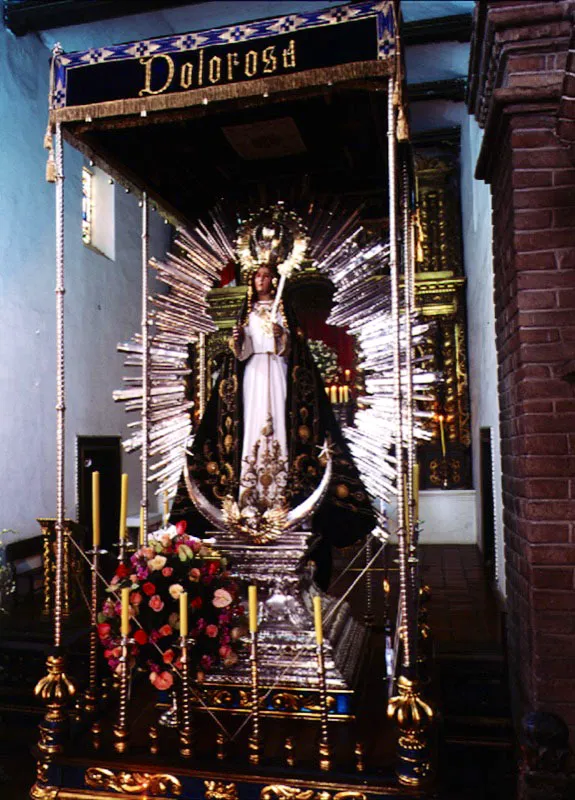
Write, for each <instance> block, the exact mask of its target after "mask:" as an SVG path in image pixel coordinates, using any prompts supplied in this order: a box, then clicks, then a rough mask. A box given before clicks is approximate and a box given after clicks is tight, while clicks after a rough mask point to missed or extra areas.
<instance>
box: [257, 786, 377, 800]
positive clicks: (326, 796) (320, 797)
mask: <svg viewBox="0 0 575 800" xmlns="http://www.w3.org/2000/svg"><path fill="white" fill-rule="evenodd" d="M260 800H332V795H331V794H330V793H329V792H326V791H319V792H316V791H315V790H314V789H302V788H300V787H299V786H286V785H285V784H282V783H276V784H272V785H270V786H266V787H264V788H263V789H262V790H261V793H260ZM333 800H367V795H365V794H364V793H363V792H355V791H349V790H347V791H343V792H336V794H335V795H333Z"/></svg>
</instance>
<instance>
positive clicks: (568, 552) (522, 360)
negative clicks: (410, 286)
mask: <svg viewBox="0 0 575 800" xmlns="http://www.w3.org/2000/svg"><path fill="white" fill-rule="evenodd" d="M554 124H555V119H554V117H553V116H552V115H550V114H547V113H541V114H533V113H531V114H519V115H514V116H511V117H510V118H509V120H508V130H507V132H506V135H505V142H504V146H502V147H501V153H500V158H499V159H498V162H497V164H498V166H497V169H496V170H495V171H494V174H493V182H492V190H493V226H494V265H495V266H494V269H495V284H494V296H495V307H496V334H497V347H498V354H499V356H498V361H499V392H500V403H501V449H502V467H503V503H504V525H505V539H506V568H507V581H508V600H509V617H508V619H509V635H510V645H511V646H510V657H511V659H512V660H513V662H514V665H513V666H514V671H515V673H516V674H518V675H519V676H520V687H521V690H522V694H523V697H524V700H525V701H526V702H527V703H528V704H530V705H532V706H535V707H539V708H540V707H545V708H554V707H556V706H557V702H558V701H559V702H560V704H561V712H562V715H563V716H564V718H566V720H567V721H568V722H569V724H571V725H572V726H574V728H575V668H574V666H573V657H574V656H575V636H574V634H575V397H574V390H573V387H572V385H570V384H569V383H568V382H566V381H565V380H564V379H563V378H561V377H559V372H560V368H561V366H562V365H563V364H564V362H565V361H567V360H569V359H572V358H573V357H574V356H575V169H574V168H573V165H572V164H571V162H570V160H569V157H568V154H567V152H566V151H565V149H564V148H563V147H561V146H560V145H559V143H558V142H557V139H556V137H555V133H554Z"/></svg>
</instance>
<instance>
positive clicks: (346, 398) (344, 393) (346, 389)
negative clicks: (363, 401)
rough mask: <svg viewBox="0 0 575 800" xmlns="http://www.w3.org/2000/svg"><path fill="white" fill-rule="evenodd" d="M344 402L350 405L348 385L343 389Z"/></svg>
mask: <svg viewBox="0 0 575 800" xmlns="http://www.w3.org/2000/svg"><path fill="white" fill-rule="evenodd" d="M343 402H344V403H349V386H348V385H347V384H346V385H345V386H344V387H343Z"/></svg>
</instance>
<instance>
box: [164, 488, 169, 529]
mask: <svg viewBox="0 0 575 800" xmlns="http://www.w3.org/2000/svg"><path fill="white" fill-rule="evenodd" d="M169 518H170V503H169V500H168V493H167V492H164V527H166V526H167V524H168V520H169Z"/></svg>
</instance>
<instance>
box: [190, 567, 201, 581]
mask: <svg viewBox="0 0 575 800" xmlns="http://www.w3.org/2000/svg"><path fill="white" fill-rule="evenodd" d="M200 574H201V573H200V570H199V569H198V568H197V567H192V569H191V570H190V571H189V572H188V578H189V579H190V580H191V581H195V582H197V581H199V580H200Z"/></svg>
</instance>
